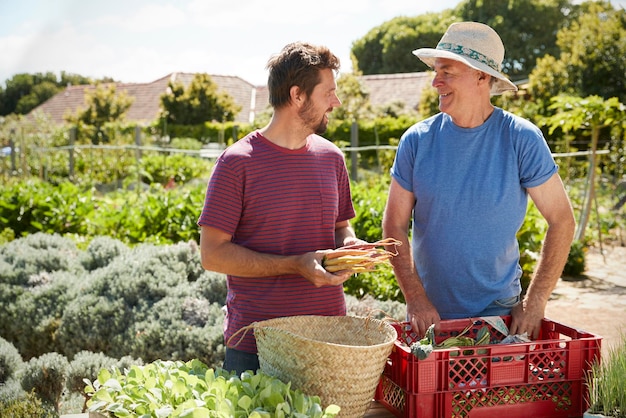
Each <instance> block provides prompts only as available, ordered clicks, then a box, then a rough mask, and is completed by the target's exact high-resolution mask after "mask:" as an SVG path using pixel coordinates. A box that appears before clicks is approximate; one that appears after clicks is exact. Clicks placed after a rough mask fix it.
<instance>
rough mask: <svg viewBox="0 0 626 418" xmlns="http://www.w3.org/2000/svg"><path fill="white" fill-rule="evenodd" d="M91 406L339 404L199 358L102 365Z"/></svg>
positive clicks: (209, 411) (274, 410) (123, 411)
mask: <svg viewBox="0 0 626 418" xmlns="http://www.w3.org/2000/svg"><path fill="white" fill-rule="evenodd" d="M85 383H86V384H87V386H86V387H85V392H86V393H88V394H90V396H91V399H90V400H89V401H88V408H89V410H90V411H94V412H100V413H103V414H105V415H106V416H110V417H126V416H157V417H160V416H163V417H165V416H168V417H173V418H174V417H196V418H204V417H207V418H208V417H224V418H229V417H244V416H248V417H258V418H261V417H271V416H275V417H313V418H321V417H324V418H326V417H328V418H330V417H334V416H336V415H337V414H338V412H339V407H338V406H337V405H327V406H326V407H325V409H323V407H322V404H321V401H320V398H319V396H315V395H306V394H303V393H302V392H301V391H299V390H293V389H291V385H290V384H285V383H283V382H281V381H280V380H278V379H276V378H273V377H270V376H268V375H266V374H264V373H263V372H260V371H259V372H256V373H252V372H244V373H242V374H241V376H237V375H236V374H235V373H231V372H227V371H224V370H222V369H219V368H218V369H215V370H214V369H210V368H208V367H207V366H206V365H205V364H204V363H202V362H201V361H199V360H197V359H195V360H191V361H188V362H182V361H162V360H157V361H155V362H153V363H150V364H147V365H145V366H132V367H131V368H130V369H129V370H127V371H125V372H124V373H122V372H120V371H119V369H117V368H111V369H102V370H101V371H100V372H99V373H98V379H97V380H96V381H94V382H93V383H92V382H90V381H89V380H86V381H85Z"/></svg>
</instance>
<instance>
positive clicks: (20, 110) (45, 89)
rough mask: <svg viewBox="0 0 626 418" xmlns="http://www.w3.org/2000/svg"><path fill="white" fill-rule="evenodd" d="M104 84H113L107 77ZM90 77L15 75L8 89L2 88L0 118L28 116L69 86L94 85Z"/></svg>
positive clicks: (7, 86) (103, 80)
mask: <svg viewBox="0 0 626 418" xmlns="http://www.w3.org/2000/svg"><path fill="white" fill-rule="evenodd" d="M101 81H102V82H112V81H113V80H112V79H111V78H108V77H105V78H103V79H102V80H101ZM93 83H94V81H93V80H92V79H90V78H88V77H84V76H81V75H77V74H71V73H66V72H64V71H62V72H61V79H60V80H59V79H57V76H56V75H55V74H54V73H52V72H47V73H35V74H27V73H21V74H16V75H14V76H13V77H12V78H11V79H9V80H6V89H2V87H0V116H5V115H10V114H11V113H17V114H27V113H29V112H30V111H31V110H33V109H34V108H35V107H37V106H39V105H40V104H42V103H43V102H45V101H46V100H48V99H49V98H51V97H52V96H54V95H55V94H57V93H58V92H60V91H61V89H63V88H64V87H66V86H68V85H75V86H76V85H82V84H93Z"/></svg>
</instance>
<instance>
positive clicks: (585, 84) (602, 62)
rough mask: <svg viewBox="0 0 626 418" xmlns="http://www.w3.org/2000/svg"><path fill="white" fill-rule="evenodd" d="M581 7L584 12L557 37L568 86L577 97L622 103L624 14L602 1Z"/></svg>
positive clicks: (625, 99)
mask: <svg viewBox="0 0 626 418" xmlns="http://www.w3.org/2000/svg"><path fill="white" fill-rule="evenodd" d="M581 8H582V10H583V12H584V13H583V14H581V15H580V17H579V18H578V19H577V20H576V21H574V22H573V23H572V25H571V26H570V27H569V28H565V29H563V30H561V31H560V32H559V34H558V40H557V43H558V45H559V47H560V48H561V57H560V61H561V62H562V65H564V66H565V71H566V73H567V74H568V83H569V84H570V85H571V86H572V87H573V90H574V92H575V94H576V95H578V96H581V97H585V96H589V95H598V96H600V97H603V98H604V99H609V98H611V97H617V98H618V99H619V100H620V101H621V102H622V103H626V80H625V78H626V77H625V76H624V74H626V14H625V13H624V10H615V9H614V8H613V7H612V6H611V4H610V3H609V2H603V1H591V2H587V3H584V4H583V5H581Z"/></svg>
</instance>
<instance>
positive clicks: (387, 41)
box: [352, 10, 458, 75]
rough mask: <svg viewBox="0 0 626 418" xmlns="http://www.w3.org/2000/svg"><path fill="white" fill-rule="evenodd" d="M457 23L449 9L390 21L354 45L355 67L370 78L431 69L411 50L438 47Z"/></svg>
mask: <svg viewBox="0 0 626 418" xmlns="http://www.w3.org/2000/svg"><path fill="white" fill-rule="evenodd" d="M455 20H458V19H456V18H454V17H453V16H452V12H451V11H450V10H446V11H443V12H442V13H428V14H424V15H419V16H415V17H397V18H394V19H391V20H390V21H388V22H385V23H383V24H382V25H380V26H377V27H375V28H373V29H371V30H370V31H369V32H368V33H367V34H366V35H365V36H364V37H363V38H361V39H358V40H357V41H355V42H354V43H353V45H352V61H353V63H352V66H353V68H355V69H356V70H357V71H360V72H362V73H363V74H368V75H369V74H393V73H409V72H417V71H425V70H427V69H428V67H427V66H426V64H424V63H423V62H422V61H420V60H419V59H418V58H417V57H415V55H413V54H412V51H413V50H415V49H417V48H419V47H421V46H434V45H436V44H437V42H439V39H440V38H441V35H442V34H443V33H444V32H445V30H446V28H447V27H448V26H449V25H450V23H452V22H453V21H455Z"/></svg>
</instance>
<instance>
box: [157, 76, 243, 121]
mask: <svg viewBox="0 0 626 418" xmlns="http://www.w3.org/2000/svg"><path fill="white" fill-rule="evenodd" d="M161 106H162V113H161V118H162V119H165V121H166V122H167V123H168V124H178V125H197V124H201V123H204V122H208V121H213V120H215V121H219V122H225V121H232V120H234V119H235V115H236V114H237V113H239V111H240V110H241V107H240V106H238V105H236V104H235V101H234V100H233V98H232V97H231V96H229V95H228V94H227V93H223V92H218V90H217V85H216V84H215V83H214V82H213V80H212V79H211V76H210V75H208V74H206V73H199V74H195V75H194V77H193V79H192V81H191V83H190V84H189V86H188V87H187V88H185V86H184V84H183V83H181V82H175V83H172V82H170V84H169V92H168V93H166V94H164V95H162V96H161Z"/></svg>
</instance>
